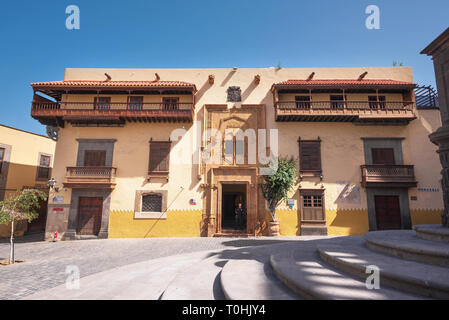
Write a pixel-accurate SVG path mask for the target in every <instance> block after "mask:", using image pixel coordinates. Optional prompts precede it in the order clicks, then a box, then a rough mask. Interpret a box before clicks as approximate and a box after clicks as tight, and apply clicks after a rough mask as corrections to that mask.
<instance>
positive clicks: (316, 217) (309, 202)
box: [300, 190, 326, 222]
mask: <svg viewBox="0 0 449 320" xmlns="http://www.w3.org/2000/svg"><path fill="white" fill-rule="evenodd" d="M300 194H301V199H302V205H301V220H302V222H324V221H325V220H326V219H325V214H324V212H325V211H324V191H323V190H301V191H300Z"/></svg>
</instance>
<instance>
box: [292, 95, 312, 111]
mask: <svg viewBox="0 0 449 320" xmlns="http://www.w3.org/2000/svg"><path fill="white" fill-rule="evenodd" d="M295 101H296V108H297V109H303V110H304V109H310V97H309V96H297V97H295Z"/></svg>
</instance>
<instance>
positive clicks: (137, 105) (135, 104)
mask: <svg viewBox="0 0 449 320" xmlns="http://www.w3.org/2000/svg"><path fill="white" fill-rule="evenodd" d="M142 107H143V97H137V96H131V97H128V109H129V110H142Z"/></svg>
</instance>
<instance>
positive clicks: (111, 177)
mask: <svg viewBox="0 0 449 320" xmlns="http://www.w3.org/2000/svg"><path fill="white" fill-rule="evenodd" d="M116 172H117V168H114V167H67V170H66V176H65V179H64V187H67V188H107V189H111V188H114V187H115V175H116Z"/></svg>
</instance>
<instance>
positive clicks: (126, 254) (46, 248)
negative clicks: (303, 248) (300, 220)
mask: <svg viewBox="0 0 449 320" xmlns="http://www.w3.org/2000/svg"><path fill="white" fill-rule="evenodd" d="M41 237H42V236H41V235H31V236H25V237H23V238H19V239H17V243H16V245H15V252H16V259H17V260H23V261H24V262H23V263H18V264H15V265H10V266H3V267H0V299H21V298H24V297H26V296H28V295H31V294H34V293H36V292H38V291H41V290H45V289H50V288H53V287H57V286H59V285H61V284H64V283H65V281H66V279H67V274H66V273H65V272H66V267H67V266H70V265H74V266H77V267H78V268H79V271H80V276H81V278H83V277H86V276H89V275H92V274H95V273H99V272H103V271H106V270H110V269H113V268H117V267H122V266H125V265H131V264H135V263H138V262H143V261H148V260H153V259H158V258H162V257H168V256H173V255H180V254H187V253H193V252H200V251H210V250H217V251H220V250H221V251H223V250H234V249H239V248H243V247H254V246H262V245H267V244H277V243H284V242H287V241H291V240H295V239H298V238H297V237H279V238H244V239H230V238H149V239H106V240H80V241H61V242H55V243H53V242H44V241H41V240H40V239H41ZM8 255H9V242H8V239H2V240H0V260H6V259H7V258H8Z"/></svg>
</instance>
